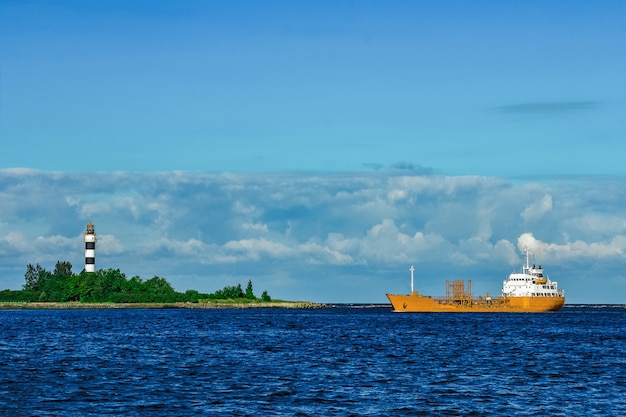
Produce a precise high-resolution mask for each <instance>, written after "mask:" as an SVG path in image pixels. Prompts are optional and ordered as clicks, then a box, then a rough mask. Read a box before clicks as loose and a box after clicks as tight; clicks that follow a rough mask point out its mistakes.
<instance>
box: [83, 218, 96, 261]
mask: <svg viewBox="0 0 626 417" xmlns="http://www.w3.org/2000/svg"><path fill="white" fill-rule="evenodd" d="M95 271H96V229H94V226H93V223H91V222H89V224H87V230H85V272H95Z"/></svg>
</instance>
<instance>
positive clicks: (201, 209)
mask: <svg viewBox="0 0 626 417" xmlns="http://www.w3.org/2000/svg"><path fill="white" fill-rule="evenodd" d="M593 181H594V180H581V179H578V180H575V181H574V180H572V181H571V182H566V181H560V182H559V183H536V184H513V183H507V182H505V181H502V180H500V179H494V178H484V177H438V176H400V175H395V174H394V175H389V174H385V173H382V172H381V173H371V172H369V173H363V174H352V175H348V174H341V175H339V174H338V175H318V176H315V175H307V176H304V175H296V174H282V175H270V174H255V175H252V174H250V175H246V174H240V175H235V174H203V173H185V172H173V173H157V174H141V175H140V174H130V173H122V172H116V173H113V174H106V173H102V174H90V175H87V176H86V175H75V174H60V173H47V172H40V171H31V170H28V171H23V172H22V171H18V172H15V171H13V170H0V197H1V198H2V203H3V210H2V211H1V212H0V262H2V263H3V264H4V265H6V266H7V269H6V271H15V270H23V269H24V267H25V265H26V263H41V264H42V265H44V266H46V267H49V268H52V267H53V266H54V262H56V261H57V260H69V261H71V262H72V263H73V264H74V265H75V266H76V267H75V269H76V270H78V269H81V268H82V262H83V244H82V233H83V231H84V227H85V224H86V223H87V222H89V221H93V222H94V223H95V225H96V231H97V233H98V244H97V258H98V259H97V265H98V266H99V267H103V268H104V267H114V268H119V269H121V270H122V271H124V272H126V273H127V275H130V276H132V275H140V276H152V275H159V276H165V277H168V278H170V277H171V278H170V279H171V280H172V283H173V285H174V286H175V287H176V285H177V282H179V281H180V282H189V279H191V278H189V277H196V278H194V280H200V281H202V279H205V280H206V282H207V284H206V285H207V288H199V289H200V290H206V291H209V290H210V291H212V290H214V289H215V288H212V287H211V282H212V281H211V280H210V278H209V277H213V276H220V277H224V276H228V275H229V274H231V275H233V276H234V275H235V274H245V275H247V276H250V275H254V276H259V277H266V278H265V279H268V280H271V277H272V276H274V275H280V276H281V277H282V278H281V280H278V281H277V282H280V283H281V284H280V285H283V283H285V284H284V285H288V284H287V283H289V285H291V287H290V288H294V290H293V291H296V289H297V288H298V285H296V284H294V283H295V282H299V280H300V281H302V280H306V282H307V283H311V282H313V283H315V282H318V278H319V277H325V276H333V277H334V279H335V281H336V282H339V281H342V282H346V285H349V284H348V283H351V282H352V281H353V278H352V277H354V276H355V275H359V274H362V273H366V274H372V268H374V270H376V271H389V270H394V271H395V270H403V269H404V267H405V266H406V265H408V264H411V263H414V264H416V266H420V268H421V270H422V271H423V272H424V273H426V271H427V270H428V268H432V271H434V272H433V273H434V274H437V275H436V276H435V277H434V278H439V277H440V276H441V274H443V273H444V272H443V270H445V271H447V272H445V273H446V274H459V273H462V274H463V276H462V277H460V278H469V277H471V276H474V277H480V278H481V279H485V280H489V279H492V280H493V281H494V282H495V284H496V285H498V284H499V281H500V279H501V277H502V275H503V274H504V273H507V272H510V268H511V266H518V265H519V264H520V262H521V255H520V251H521V250H522V249H523V247H524V246H529V247H530V248H531V249H532V250H533V251H535V252H536V255H537V257H538V258H540V259H541V262H542V263H543V264H545V265H548V264H549V265H550V266H551V267H553V268H556V269H557V270H558V269H559V268H560V269H564V270H565V269H567V268H570V267H571V265H572V264H573V263H580V262H584V261H588V262H594V263H595V265H596V266H597V268H603V273H604V274H606V275H609V276H610V274H612V273H616V272H615V271H621V270H622V269H623V262H624V253H625V251H626V243H625V241H626V233H625V231H626V216H624V215H623V214H622V212H623V210H622V207H623V206H624V204H625V203H626V191H623V190H626V187H624V184H623V182H624V181H623V180H621V179H615V180H614V181H613V182H609V181H607V180H606V179H603V180H602V182H601V183H600V184H596V186H593ZM598 187H604V188H606V189H607V190H610V192H601V191H599V190H598ZM25 196H33V197H32V198H26V197H25ZM538 196H539V197H538ZM529 201H530V202H531V203H530V204H526V205H521V204H520V202H529ZM516 246H517V247H516ZM438 270H440V271H438ZM494 271H496V272H494ZM380 273H383V272H380ZM568 273H569V272H568ZM4 274H9V272H4ZM376 274H377V273H374V275H372V276H371V279H372V280H376V279H377V278H376V277H377V275H376ZM202 277H204V278H202ZM386 278H387V277H386V276H385V277H383V276H382V275H381V276H380V279H381V280H383V279H386ZM447 278H454V277H453V276H445V277H444V278H442V279H447ZM22 279H23V278H22V277H21V276H13V275H0V287H7V286H9V287H12V288H19V287H20V286H21V284H22V283H21V282H20V281H21V280H22ZM233 279H235V278H233ZM581 282H582V281H581ZM575 284H576V282H574V283H570V288H574V289H575V288H576V287H575ZM310 285H313V284H310ZM352 285H358V283H357V282H354V283H353V284H352ZM581 285H582V284H581ZM618 285H619V284H618ZM618 288H621V289H622V291H626V289H625V288H624V287H623V284H622V287H618ZM325 290H326V289H325V287H324V286H323V284H321V283H320V284H319V287H317V291H318V292H319V297H318V299H323V295H324V291H325ZM363 291H364V290H363ZM361 292H362V291H361ZM435 295H436V294H435ZM381 296H383V295H382V294H379V293H378V292H377V293H376V294H374V293H372V301H383V300H381V299H380V297H381ZM580 297H584V294H581V295H580ZM294 298H298V299H302V298H303V297H302V296H298V295H297V294H296V295H295V296H294ZM345 301H351V300H350V298H349V294H346V295H345Z"/></svg>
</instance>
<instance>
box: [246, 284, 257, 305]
mask: <svg viewBox="0 0 626 417" xmlns="http://www.w3.org/2000/svg"><path fill="white" fill-rule="evenodd" d="M246 298H247V299H248V300H254V299H255V298H256V297H255V296H254V291H252V280H248V286H247V287H246Z"/></svg>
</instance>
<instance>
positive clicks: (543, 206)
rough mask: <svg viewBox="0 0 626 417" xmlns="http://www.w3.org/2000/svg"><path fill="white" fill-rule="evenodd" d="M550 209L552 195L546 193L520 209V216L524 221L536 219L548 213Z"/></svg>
mask: <svg viewBox="0 0 626 417" xmlns="http://www.w3.org/2000/svg"><path fill="white" fill-rule="evenodd" d="M550 210H552V196H550V195H547V194H546V195H544V196H543V197H542V198H541V199H539V200H537V201H533V202H532V203H531V204H530V205H528V206H527V207H526V208H525V209H524V211H522V214H521V216H522V218H523V219H524V220H525V221H530V220H536V219H539V218H541V217H542V216H543V215H544V214H546V213H549V212H550Z"/></svg>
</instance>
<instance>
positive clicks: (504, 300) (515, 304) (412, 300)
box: [387, 291, 565, 313]
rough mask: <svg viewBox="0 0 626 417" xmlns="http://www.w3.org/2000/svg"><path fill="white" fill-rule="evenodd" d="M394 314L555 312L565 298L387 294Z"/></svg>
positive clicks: (415, 292) (414, 293)
mask: <svg viewBox="0 0 626 417" xmlns="http://www.w3.org/2000/svg"><path fill="white" fill-rule="evenodd" d="M387 298H388V299H389V301H390V302H391V305H392V306H393V309H394V311H397V312H407V313H444V312H448V313H455V312H457V313H465V312H467V313H469V312H472V313H516V312H518V313H540V312H546V311H558V310H560V309H561V307H563V304H564V303H565V297H497V298H494V299H489V298H469V297H466V298H454V299H451V298H440V299H436V298H433V297H428V296H424V295H420V294H418V293H417V291H414V292H413V294H411V295H404V294H387Z"/></svg>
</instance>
